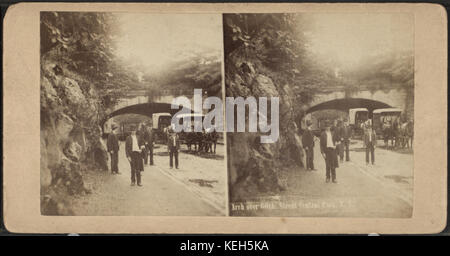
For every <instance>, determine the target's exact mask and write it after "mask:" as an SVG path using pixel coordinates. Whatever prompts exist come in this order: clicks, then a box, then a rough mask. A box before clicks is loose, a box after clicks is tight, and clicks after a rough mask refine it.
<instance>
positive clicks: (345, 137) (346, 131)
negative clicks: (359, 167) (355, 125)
mask: <svg viewBox="0 0 450 256" xmlns="http://www.w3.org/2000/svg"><path fill="white" fill-rule="evenodd" d="M351 137H352V129H351V128H350V126H348V120H347V119H345V120H344V127H342V132H341V141H342V143H341V145H342V147H343V149H342V150H343V151H344V150H345V161H347V162H348V161H350V138H351ZM343 158H344V154H342V156H341V161H342V160H343Z"/></svg>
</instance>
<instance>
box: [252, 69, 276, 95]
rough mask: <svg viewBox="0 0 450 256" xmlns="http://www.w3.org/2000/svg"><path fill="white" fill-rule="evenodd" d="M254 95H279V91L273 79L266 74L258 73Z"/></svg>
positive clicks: (254, 84)
mask: <svg viewBox="0 0 450 256" xmlns="http://www.w3.org/2000/svg"><path fill="white" fill-rule="evenodd" d="M252 88H253V91H252V92H253V96H255V97H278V96H279V93H278V91H277V88H276V87H275V84H274V83H273V81H272V79H270V78H269V77H267V76H265V75H261V74H259V75H257V76H256V77H255V79H254V80H253V85H252Z"/></svg>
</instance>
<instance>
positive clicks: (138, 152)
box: [107, 124, 180, 186]
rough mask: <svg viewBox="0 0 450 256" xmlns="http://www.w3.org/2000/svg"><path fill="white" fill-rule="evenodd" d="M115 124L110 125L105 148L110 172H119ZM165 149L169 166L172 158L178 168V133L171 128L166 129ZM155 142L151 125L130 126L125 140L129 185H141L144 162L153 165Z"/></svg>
mask: <svg viewBox="0 0 450 256" xmlns="http://www.w3.org/2000/svg"><path fill="white" fill-rule="evenodd" d="M117 128H118V127H117V126H116V125H113V126H112V132H111V133H110V134H109V135H108V140H107V150H108V152H109V154H110V157H111V173H112V174H120V172H119V168H118V164H119V148H120V144H119V140H118V136H117ZM167 136H168V139H167V149H168V151H169V155H170V168H173V158H175V167H176V168H177V169H178V165H179V161H178V151H179V149H180V141H179V137H178V135H177V134H176V133H175V132H174V131H173V130H172V129H169V131H168V134H167ZM154 144H155V138H154V133H153V131H152V129H151V127H149V126H147V125H145V124H140V126H139V128H138V127H132V128H131V134H130V135H129V136H128V137H127V138H126V140H125V154H126V157H127V159H128V162H129V163H130V168H131V186H135V185H138V186H142V180H141V172H142V171H144V164H145V165H147V164H148V163H150V165H154V161H153V147H154Z"/></svg>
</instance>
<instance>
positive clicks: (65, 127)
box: [55, 113, 74, 140]
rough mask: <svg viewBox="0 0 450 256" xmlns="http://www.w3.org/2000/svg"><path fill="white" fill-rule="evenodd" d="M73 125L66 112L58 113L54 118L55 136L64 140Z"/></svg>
mask: <svg viewBox="0 0 450 256" xmlns="http://www.w3.org/2000/svg"><path fill="white" fill-rule="evenodd" d="M73 126H74V122H73V120H72V119H71V118H70V117H69V116H67V115H66V114H63V113H59V114H58V116H57V118H56V125H55V127H56V131H57V136H59V138H60V139H61V140H66V139H67V138H68V137H69V134H70V132H71V131H72V129H73Z"/></svg>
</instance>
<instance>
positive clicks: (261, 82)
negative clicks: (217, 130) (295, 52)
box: [224, 15, 303, 202]
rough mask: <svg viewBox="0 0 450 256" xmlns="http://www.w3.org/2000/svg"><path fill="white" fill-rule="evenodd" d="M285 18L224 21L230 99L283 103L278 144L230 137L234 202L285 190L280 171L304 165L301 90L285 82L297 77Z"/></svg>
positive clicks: (241, 17) (252, 135) (247, 136)
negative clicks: (269, 99) (276, 99)
mask: <svg viewBox="0 0 450 256" xmlns="http://www.w3.org/2000/svg"><path fill="white" fill-rule="evenodd" d="M285 18H286V16H283V15H278V16H277V15H275V16H273V15H272V16H270V15H267V16H252V15H250V16H249V15H228V16H226V17H225V21H224V23H225V24H224V31H225V67H226V68H225V86H226V96H227V97H238V96H242V97H244V98H245V97H249V96H253V97H256V98H258V97H279V102H280V105H279V112H280V113H279V120H280V121H279V125H280V136H279V139H278V141H277V142H275V143H269V144H262V143H260V138H259V137H260V136H261V134H260V133H249V132H244V133H228V134H227V143H228V172H229V182H230V196H231V197H230V200H231V201H232V202H233V201H241V200H245V199H246V198H249V197H252V196H256V195H257V194H258V193H261V192H263V193H264V192H278V191H280V190H283V189H285V188H286V187H285V184H284V183H283V182H282V179H281V175H280V173H281V170H282V169H286V168H289V167H294V168H295V167H299V166H303V162H302V159H303V151H302V147H301V142H300V138H299V135H298V134H299V128H298V127H297V119H298V116H299V112H298V111H297V110H298V106H297V104H298V99H297V98H298V97H297V96H298V95H297V93H298V91H295V90H294V89H293V88H294V87H295V86H296V84H294V83H291V80H290V79H284V78H286V77H288V78H289V77H292V76H293V75H295V73H296V72H297V71H296V70H294V69H292V65H290V64H293V63H291V62H292V56H288V55H290V54H291V52H290V51H291V50H290V47H288V46H287V42H288V41H289V40H291V39H290V36H289V33H287V32H286V27H285V25H286V20H285ZM277 22H278V23H277ZM267 24H275V26H265V25H267ZM257 25H259V29H258V26H257ZM249 27H250V28H249ZM252 28H254V29H252ZM261 28H264V29H261ZM247 31H248V32H247ZM294 58H295V57H294ZM269 115H270V114H269ZM247 117H248V116H247ZM294 168H292V169H294Z"/></svg>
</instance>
